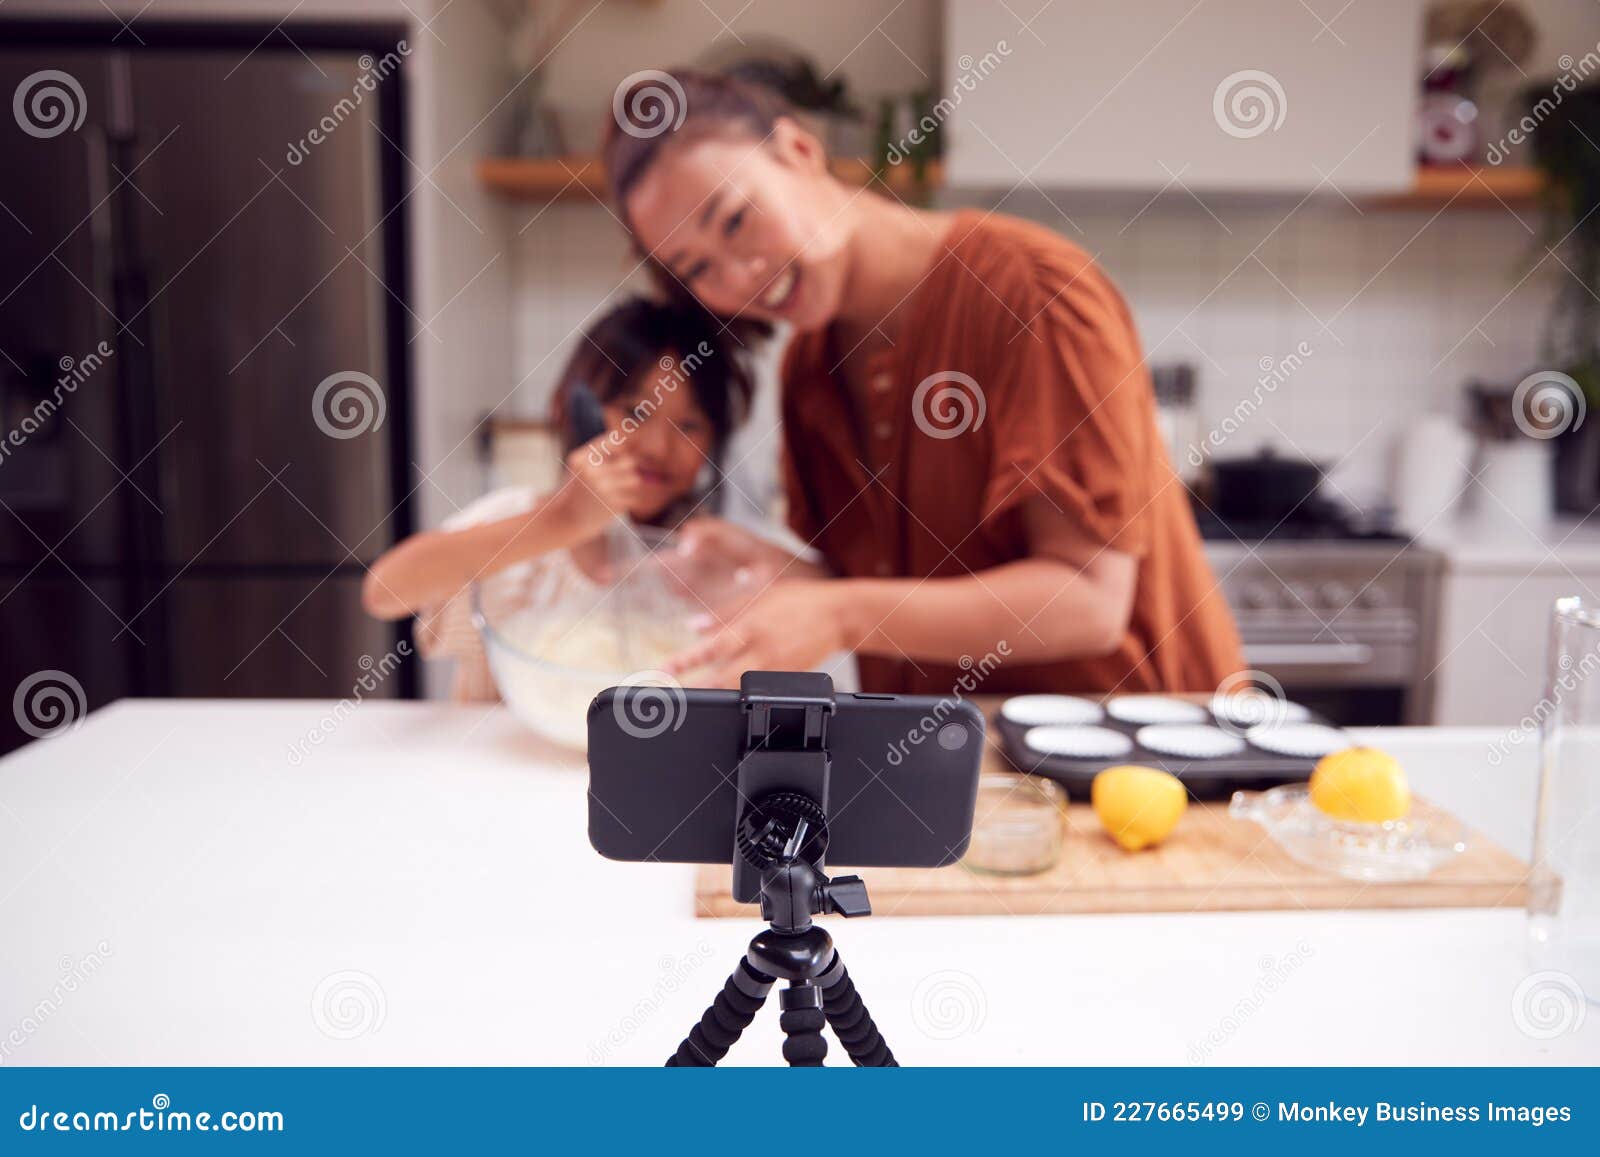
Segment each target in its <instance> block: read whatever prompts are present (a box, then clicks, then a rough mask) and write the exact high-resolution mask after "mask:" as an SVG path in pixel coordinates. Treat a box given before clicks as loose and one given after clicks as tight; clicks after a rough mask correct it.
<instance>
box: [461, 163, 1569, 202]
mask: <svg viewBox="0 0 1600 1157" xmlns="http://www.w3.org/2000/svg"><path fill="white" fill-rule="evenodd" d="M832 168H833V172H834V175H835V176H837V177H838V178H839V179H840V180H841V181H845V182H848V183H849V184H852V185H865V184H867V183H868V182H869V181H871V180H872V179H873V177H872V168H871V166H870V165H869V164H868V163H867V162H866V161H863V160H859V159H856V158H841V159H836V160H834V161H833V162H832ZM927 176H928V179H927V181H926V183H924V184H923V185H921V186H918V185H917V183H916V182H915V181H914V180H912V178H911V170H910V168H909V167H907V166H905V165H895V166H892V167H891V168H889V169H888V170H887V171H886V172H885V173H884V175H883V179H882V180H881V181H879V182H877V184H878V186H879V188H880V190H884V191H887V192H890V193H893V194H894V195H895V196H897V197H905V196H908V195H915V194H917V193H925V192H929V191H931V190H934V189H938V188H939V187H940V186H941V185H942V184H943V181H944V169H943V167H942V165H941V164H940V163H939V162H938V161H933V162H931V163H930V164H929V165H928V174H927ZM478 180H479V181H480V182H482V184H483V185H484V187H485V188H488V189H490V190H492V191H493V192H495V193H498V194H499V195H500V196H502V197H507V198H511V199H513V200H518V201H568V200H587V199H589V198H591V197H593V198H604V197H605V174H604V170H603V169H602V168H601V165H600V161H599V158H597V157H592V156H571V157H547V158H537V159H535V158H527V157H487V158H485V159H483V160H481V161H479V162H478ZM1543 189H1544V174H1542V173H1540V172H1539V170H1537V169H1533V168H1526V167H1512V166H1499V167H1496V166H1489V165H1440V166H1436V167H1423V168H1419V169H1418V170H1417V176H1416V181H1415V183H1414V184H1413V185H1412V187H1411V189H1410V191H1409V192H1405V193H1399V194H1396V195H1393V196H1386V197H1375V198H1373V202H1372V203H1373V204H1375V205H1377V206H1379V207H1381V208H1386V209H1441V208H1444V207H1446V206H1448V207H1449V208H1451V209H1452V210H1454V209H1497V208H1502V207H1504V206H1518V205H1527V204H1529V203H1531V202H1532V201H1533V200H1535V199H1536V198H1537V197H1538V195H1539V193H1540V192H1541V191H1542V190H1543Z"/></svg>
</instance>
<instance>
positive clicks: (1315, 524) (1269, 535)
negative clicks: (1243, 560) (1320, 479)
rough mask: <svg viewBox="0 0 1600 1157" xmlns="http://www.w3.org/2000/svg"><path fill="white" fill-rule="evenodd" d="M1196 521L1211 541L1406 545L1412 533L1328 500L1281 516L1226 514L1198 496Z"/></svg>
mask: <svg viewBox="0 0 1600 1157" xmlns="http://www.w3.org/2000/svg"><path fill="white" fill-rule="evenodd" d="M1194 518H1195V523H1196V524H1197V525H1198V526H1199V528H1200V537H1201V538H1203V539H1205V540H1206V541H1208V542H1246V543H1252V544H1253V543H1261V542H1280V541H1282V542H1369V543H1378V544H1386V545H1391V546H1404V545H1405V544H1407V543H1408V542H1410V541H1411V539H1410V537H1409V536H1407V535H1404V534H1400V533H1398V532H1397V531H1394V530H1392V529H1390V528H1389V527H1387V526H1385V525H1383V524H1382V523H1381V522H1378V521H1375V520H1364V519H1362V518H1361V517H1360V516H1358V515H1357V514H1356V513H1355V512H1354V511H1351V510H1348V509H1346V508H1344V507H1340V506H1337V505H1335V504H1333V503H1327V502H1307V503H1305V504H1304V505H1303V506H1301V507H1300V508H1299V509H1297V510H1295V511H1294V512H1293V513H1291V514H1290V515H1289V517H1287V518H1285V519H1282V520H1274V521H1267V520H1264V519H1248V518H1225V517H1223V516H1222V515H1220V514H1218V513H1217V512H1216V511H1214V510H1212V509H1210V508H1209V507H1207V506H1206V505H1205V504H1204V503H1201V502H1200V501H1198V500H1195V501H1194Z"/></svg>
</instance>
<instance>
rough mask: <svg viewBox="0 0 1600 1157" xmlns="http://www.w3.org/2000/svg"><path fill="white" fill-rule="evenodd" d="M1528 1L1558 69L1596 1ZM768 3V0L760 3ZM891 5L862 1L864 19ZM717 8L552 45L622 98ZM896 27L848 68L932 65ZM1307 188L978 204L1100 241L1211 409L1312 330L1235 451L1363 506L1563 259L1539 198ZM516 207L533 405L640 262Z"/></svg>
mask: <svg viewBox="0 0 1600 1157" xmlns="http://www.w3.org/2000/svg"><path fill="white" fill-rule="evenodd" d="M698 7H699V5H698V4H697V3H695V0H688V2H687V3H685V4H674V3H667V4H664V5H662V14H663V15H664V14H666V13H669V12H670V13H671V14H673V15H674V16H675V17H677V16H684V14H685V13H688V10H689V9H694V8H698ZM818 7H822V6H818ZM825 7H826V8H827V11H828V14H829V20H830V21H831V20H832V19H834V12H835V11H836V9H843V8H845V7H849V9H850V10H851V11H852V12H854V13H857V14H858V15H859V14H860V13H864V12H866V13H869V14H870V12H877V13H878V14H879V15H880V16H881V13H882V11H884V10H887V9H888V8H889V7H891V5H890V4H889V3H878V4H860V5H849V6H846V5H842V4H841V5H837V6H835V5H827V6H825ZM907 7H908V8H909V7H910V6H909V5H908V6H907ZM1528 7H1529V9H1530V10H1531V11H1532V12H1533V13H1534V15H1535V16H1536V17H1537V19H1538V20H1539V21H1540V24H1541V32H1542V35H1541V38H1540V43H1539V44H1538V45H1537V46H1536V47H1535V62H1534V64H1533V65H1531V66H1529V67H1527V68H1526V71H1527V73H1528V74H1529V77H1530V78H1532V77H1538V76H1540V75H1548V74H1553V73H1554V72H1556V71H1557V70H1558V66H1557V64H1556V61H1557V59H1558V58H1559V57H1560V56H1561V54H1562V53H1567V52H1570V53H1572V54H1574V55H1577V56H1581V55H1582V54H1583V53H1584V52H1586V51H1589V50H1590V49H1592V48H1594V47H1595V44H1596V42H1597V41H1600V6H1596V5H1594V4H1592V3H1589V2H1588V0H1538V2H1537V3H1533V4H1529V5H1528ZM768 11H769V6H767V5H763V4H757V5H756V6H754V7H752V8H751V10H750V13H749V14H748V15H749V16H756V15H757V14H758V13H760V14H761V15H762V16H763V17H765V16H766V14H767V13H768ZM789 11H793V10H792V9H789ZM904 12H905V9H902V10H901V11H900V12H899V13H896V16H895V18H894V19H895V20H898V19H900V18H901V17H902V15H903V14H904ZM917 15H918V18H919V19H922V18H924V17H926V18H927V19H929V20H930V21H931V20H932V19H933V17H934V16H935V15H936V14H935V13H934V12H932V11H931V6H929V10H927V11H925V12H922V13H918V14H917ZM877 18H878V17H877V16H872V17H871V19H868V16H867V15H859V19H860V20H861V21H863V22H865V24H866V26H867V27H868V28H870V27H871V24H872V22H873V21H875V20H876V19H877ZM596 19H597V20H598V19H599V17H598V16H597V17H596ZM709 20H710V17H709V15H707V16H705V19H704V20H694V19H693V17H692V13H688V14H687V15H686V16H685V23H683V24H673V22H670V21H669V22H664V23H659V24H658V23H657V22H655V21H653V20H644V19H638V20H635V21H633V22H632V23H631V24H630V26H629V30H628V32H627V33H626V36H625V40H624V41H623V42H619V44H621V45H625V47H623V46H619V47H617V48H616V50H615V51H612V50H611V49H612V46H611V45H610V44H609V43H608V44H605V45H602V44H600V43H599V42H598V40H595V41H591V40H590V39H580V38H579V37H574V39H573V41H572V42H571V44H570V45H569V46H568V48H567V49H564V50H563V52H562V54H561V55H560V56H559V57H558V58H557V62H556V67H557V69H558V74H559V75H561V76H564V77H569V78H572V80H573V84H574V85H575V86H576V87H575V88H574V91H575V92H577V91H580V90H581V92H582V93H583V94H584V99H585V100H589V101H591V102H592V101H594V100H597V99H598V96H599V95H603V96H604V97H605V99H606V100H609V92H610V87H609V86H610V85H613V84H614V83H615V81H616V80H617V79H620V78H621V77H622V76H624V75H626V74H627V72H629V71H632V70H634V69H636V68H640V67H647V66H649V65H652V64H654V65H660V64H663V63H670V62H672V61H675V60H677V59H680V58H682V57H683V56H684V55H686V54H687V51H686V43H685V42H686V41H687V40H688V39H689V32H688V31H687V28H688V25H689V24H690V23H692V24H693V26H694V27H695V28H696V29H697V30H699V31H701V32H703V31H704V25H705V22H706V21H709ZM745 21H746V17H740V18H739V19H738V20H737V21H736V23H735V27H736V29H737V31H738V32H739V33H740V35H746V36H747V34H748V32H750V31H752V30H753V28H752V29H747V27H746V22H745ZM791 21H792V17H791ZM667 24H673V26H672V28H671V29H670V30H668V29H667ZM894 26H895V25H894V24H893V23H892V22H891V24H886V25H885V27H886V28H889V27H894ZM712 27H713V28H714V27H715V26H714V23H713V25H712ZM753 27H754V26H753ZM657 33H659V34H660V35H661V36H662V37H663V38H667V37H670V44H671V47H672V49H673V50H672V51H667V50H663V51H662V52H660V53H659V54H651V53H648V52H646V53H640V52H639V50H638V46H639V45H640V44H644V45H647V46H648V45H649V44H650V43H651V42H652V37H653V36H654V35H656V34H657ZM797 35H800V34H797ZM1023 35H1025V33H1024V34H1023ZM747 38H748V36H747ZM895 41H896V43H893V44H891V43H890V42H889V41H888V40H887V39H885V38H884V37H881V36H872V37H869V38H868V40H867V42H866V43H865V44H863V45H862V47H861V48H859V49H857V50H856V52H855V53H854V55H853V56H851V58H850V60H849V61H848V62H847V63H846V65H845V71H846V73H847V74H849V75H850V76H851V79H852V81H854V80H855V78H856V77H857V76H861V77H867V78H871V79H872V81H873V82H877V81H880V80H883V79H884V78H886V77H888V76H889V75H890V74H891V73H893V74H894V75H895V77H896V85H898V86H899V87H910V86H912V85H913V84H915V80H914V79H910V80H908V78H907V72H908V71H909V70H908V69H907V67H906V63H905V61H904V60H903V59H902V57H901V55H900V51H901V50H902V49H907V50H909V51H912V52H913V53H915V52H921V53H922V54H923V55H921V56H919V57H918V58H917V62H918V65H919V66H920V67H921V68H923V69H925V70H926V71H928V72H929V73H930V74H936V64H937V57H938V38H937V37H936V36H933V37H929V36H926V35H923V34H922V33H921V32H917V33H915V34H913V33H911V32H909V31H900V30H898V28H897V31H896V35H895ZM831 43H835V45H836V44H837V42H831ZM835 50H838V49H837V48H835ZM845 50H848V45H846V48H845ZM818 55H819V58H820V59H822V60H823V61H824V62H827V61H829V60H830V59H831V58H830V57H829V56H827V55H824V54H822V53H821V52H820V51H819V53H818ZM909 74H910V77H911V78H915V77H916V76H917V73H916V72H915V71H909ZM580 78H581V84H580ZM997 79H998V78H997ZM1353 82H1354V78H1353ZM991 83H994V81H991ZM1517 83H1519V84H1521V83H1524V82H1523V81H1522V80H1521V78H1517ZM1503 87H1504V86H1503ZM557 88H558V89H561V88H563V86H557ZM597 94H598V95H597ZM1491 120H1492V122H1493V123H1496V124H1498V118H1491ZM1486 127H1487V126H1486ZM1298 200H1299V198H1289V199H1272V200H1242V201H1240V200H1236V201H1233V202H1226V201H1223V200H1216V199H1210V198H1208V199H1207V202H1206V206H1205V207H1201V206H1200V205H1198V204H1196V203H1195V202H1194V201H1193V200H1191V199H1189V198H1188V197H1186V196H1184V195H1182V194H1181V193H1180V194H1177V195H1175V196H1168V197H1165V198H1162V199H1161V200H1160V201H1158V202H1157V203H1155V204H1154V205H1151V206H1149V207H1146V206H1145V200H1144V198H1133V199H1130V200H1125V201H1117V202H1113V201H1108V200H1106V199H1103V198H1101V199H1097V200H1092V201H1090V200H1086V199H1085V198H1083V197H1081V196H1073V195H1070V194H1063V193H1059V192H1054V191H1052V192H1051V193H1050V195H1049V200H1046V199H1045V197H1044V196H1042V195H1040V194H1038V193H1034V192H1032V191H1025V193H1018V194H1015V195H1013V196H1009V197H1005V198H1000V199H994V198H991V199H990V200H988V201H987V202H984V203H983V207H985V208H998V209H999V211H1001V212H1005V213H1011V214H1016V215H1020V216H1025V217H1030V218H1033V219H1035V220H1038V221H1040V222H1041V223H1043V224H1045V225H1047V226H1048V227H1050V228H1052V229H1055V230H1057V231H1059V232H1061V233H1062V234H1063V235H1065V236H1067V237H1069V238H1071V239H1072V240H1074V241H1075V242H1077V243H1078V244H1080V245H1083V246H1085V247H1086V248H1087V249H1089V251H1090V252H1092V253H1095V254H1097V255H1098V256H1099V257H1100V259H1101V260H1102V261H1103V262H1104V263H1105V265H1106V267H1107V268H1108V270H1109V271H1110V272H1111V274H1112V276H1113V277H1114V278H1115V279H1116V280H1117V281H1118V283H1119V284H1120V285H1121V286H1122V288H1123V290H1124V291H1125V292H1126V294H1127V296H1128V297H1129V299H1130V301H1131V303H1132V305H1133V308H1134V311H1135V314H1136V315H1137V317H1138V320H1139V325H1140V329H1141V332H1142V334H1143V336H1144V338H1145V341H1146V343H1147V345H1148V347H1149V353H1150V358H1151V360H1152V361H1169V360H1187V361H1191V362H1193V363H1195V364H1196V366H1197V367H1198V370H1199V374H1200V383H1201V385H1200V394H1201V406H1202V417H1203V418H1204V419H1205V420H1207V422H1208V424H1216V423H1220V422H1221V421H1222V419H1223V418H1224V417H1226V416H1228V415H1229V414H1230V413H1231V412H1232V411H1233V409H1234V406H1235V403H1236V402H1237V400H1238V398H1239V397H1240V396H1241V395H1243V394H1244V393H1246V392H1247V391H1251V390H1253V389H1254V387H1255V385H1256V382H1257V378H1258V377H1259V375H1260V369H1259V366H1258V363H1259V362H1260V360H1261V359H1262V358H1265V357H1272V358H1274V359H1276V358H1281V357H1282V356H1284V355H1285V354H1287V353H1289V352H1290V351H1291V350H1293V349H1294V347H1295V345H1296V343H1297V342H1299V341H1301V340H1306V341H1307V342H1309V343H1310V345H1311V347H1312V349H1313V350H1314V351H1315V352H1314V354H1313V356H1311V357H1309V358H1307V359H1306V364H1305V365H1304V367H1303V368H1302V369H1300V370H1299V371H1297V372H1296V373H1295V374H1294V376H1293V377H1292V379H1291V380H1290V381H1289V382H1288V383H1287V384H1285V385H1283V386H1281V387H1279V388H1278V389H1277V390H1276V391H1274V392H1273V393H1272V394H1270V395H1269V396H1268V397H1267V400H1266V402H1265V404H1263V405H1262V406H1261V408H1260V409H1259V410H1258V411H1257V412H1256V413H1255V414H1254V415H1253V417H1252V418H1251V419H1250V421H1249V422H1248V423H1247V424H1246V425H1245V427H1244V429H1242V430H1241V431H1240V432H1239V433H1237V434H1235V435H1234V436H1233V437H1232V438H1231V439H1230V441H1229V444H1228V445H1227V446H1226V452H1228V453H1243V452H1247V451H1251V450H1253V449H1255V447H1256V446H1257V445H1258V444H1259V443H1260V442H1262V441H1265V440H1271V441H1275V442H1277V443H1278V444H1279V445H1287V446H1290V447H1296V448H1299V449H1300V450H1301V451H1302V452H1304V453H1306V454H1308V455H1311V456H1314V457H1317V458H1321V459H1326V460H1328V461H1329V462H1337V463H1339V464H1340V465H1339V469H1338V471H1337V473H1336V475H1335V482H1336V484H1338V485H1339V486H1340V487H1341V489H1343V490H1344V491H1345V492H1346V494H1347V496H1348V497H1350V498H1351V499H1353V500H1355V501H1357V502H1359V503H1361V504H1362V505H1366V504H1368V503H1370V502H1371V501H1373V499H1374V498H1375V497H1376V496H1377V495H1378V493H1379V492H1381V491H1382V490H1383V489H1384V488H1385V486H1386V484H1387V481H1388V478H1387V475H1388V469H1389V448H1390V443H1391V441H1392V437H1393V435H1394V433H1395V432H1397V431H1398V430H1399V429H1400V428H1402V427H1403V426H1404V424H1405V423H1406V422H1407V421H1408V420H1409V419H1410V418H1411V417H1413V416H1415V415H1417V414H1420V413H1423V412H1426V411H1428V410H1431V409H1438V408H1448V407H1451V406H1453V405H1455V404H1456V401H1457V399H1458V397H1459V387H1460V386H1461V384H1462V383H1463V382H1464V381H1465V380H1466V379H1468V378H1472V377H1484V378H1487V379H1489V380H1501V381H1512V382H1514V381H1515V380H1517V379H1518V378H1520V377H1521V376H1522V374H1523V373H1525V372H1526V371H1527V370H1528V369H1529V368H1531V367H1532V366H1533V365H1534V363H1536V362H1537V359H1538V357H1539V350H1540V336H1541V331H1542V325H1543V318H1544V312H1545V307H1546V303H1547V301H1548V299H1549V295H1550V293H1551V291H1552V288H1553V278H1554V277H1557V276H1565V274H1563V273H1562V272H1561V270H1560V268H1559V266H1556V265H1555V264H1554V263H1553V262H1548V261H1547V262H1546V263H1545V267H1544V268H1543V269H1542V270H1541V271H1540V272H1538V273H1536V274H1534V275H1533V276H1530V277H1528V278H1527V280H1525V281H1521V279H1522V277H1523V275H1524V273H1525V272H1526V268H1527V264H1528V262H1529V255H1530V254H1536V253H1537V248H1536V245H1535V239H1536V232H1537V230H1538V228H1539V224H1540V223H1539V217H1538V214H1537V211H1536V210H1535V209H1534V208H1532V207H1521V208H1518V209H1517V210H1516V211H1514V212H1513V211H1508V210H1505V209H1501V208H1499V207H1495V208H1492V209H1489V210H1484V211H1452V212H1449V213H1445V214H1442V215H1437V216H1436V215H1435V214H1434V213H1433V211H1431V210H1429V211H1416V210H1408V211H1394V210H1382V209H1377V208H1374V207H1372V206H1370V205H1365V206H1361V207H1359V208H1357V207H1352V206H1350V205H1348V204H1346V203H1345V202H1344V201H1342V200H1340V199H1339V198H1338V197H1337V196H1334V195H1331V194H1329V195H1325V196H1324V197H1322V198H1319V199H1317V200H1314V201H1312V202H1310V203H1307V204H1305V205H1303V206H1300V207H1298V208H1296V202H1297V201H1298ZM1062 210H1064V212H1062ZM512 213H513V215H514V217H515V218H516V219H517V220H516V222H515V224H514V231H515V233H516V234H517V240H516V252H515V257H516V273H515V277H514V282H513V294H514V298H513V306H512V311H511V312H512V319H513V327H514V332H515V338H514V349H515V357H516V363H517V367H518V376H519V377H520V378H523V379H525V380H524V381H523V384H522V385H521V387H520V388H519V391H518V399H517V405H518V406H519V407H520V408H522V409H524V410H525V411H527V412H537V411H538V409H539V408H540V407H541V406H542V405H543V404H544V400H545V398H546V397H547V396H548V390H549V388H550V385H551V383H552V381H553V379H554V376H555V374H556V373H557V372H558V370H559V368H560V365H561V362H562V359H563V358H564V356H565V353H566V351H567V349H568V348H569V346H570V343H571V340H572V334H573V332H574V331H575V329H576V328H577V327H578V326H580V325H581V324H582V322H583V320H584V319H585V318H586V317H587V316H589V314H590V313H591V312H592V311H593V310H594V309H595V307H596V304H597V302H598V301H599V300H600V299H601V297H602V295H605V294H607V293H609V292H611V291H613V290H614V289H616V288H617V287H619V286H620V285H623V284H626V282H627V275H628V273H629V270H630V269H631V268H632V266H633V264H634V263H633V260H632V258H631V257H630V256H629V254H628V251H627V247H626V244H625V242H624V240H623V238H622V236H621V231H620V229H619V228H618V227H617V226H616V224H615V223H614V222H613V221H612V220H611V218H610V217H609V215H608V214H607V212H606V211H605V210H604V209H602V208H599V207H597V206H594V205H591V204H578V203H562V204H557V205H551V206H516V207H513V209H512ZM1269 235H1270V240H1268V241H1267V243H1266V244H1265V245H1264V246H1262V247H1261V248H1260V250H1259V251H1258V252H1257V253H1256V257H1255V258H1249V259H1247V256H1248V255H1249V254H1250V253H1251V252H1252V250H1254V249H1255V248H1256V246H1257V243H1258V242H1260V241H1262V239H1263V238H1267V237H1268V236H1269ZM1256 258H1259V263H1258V261H1257V260H1256ZM1241 261H1243V264H1242V265H1241V264H1240V262H1241ZM1519 281H1520V284H1519ZM1324 324H1326V326H1327V328H1326V329H1324V328H1323V326H1324ZM764 433H765V431H764V430H758V431H755V432H753V437H752V440H753V441H756V442H759V443H760V444H761V445H762V446H763V447H764V448H770V447H771V445H772V442H771V440H770V439H766V440H765V441H762V440H761V436H762V435H764ZM762 452H765V450H763V451H762ZM1219 452H1220V451H1219Z"/></svg>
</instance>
